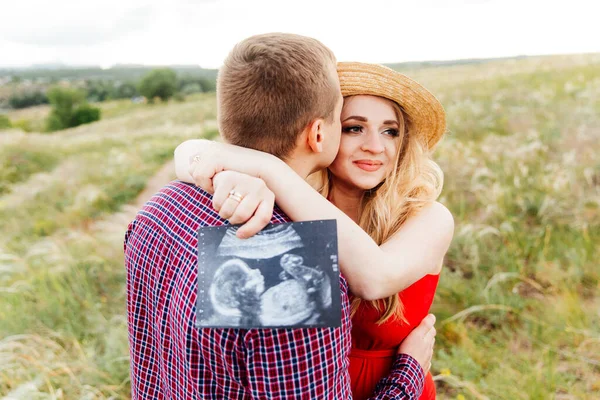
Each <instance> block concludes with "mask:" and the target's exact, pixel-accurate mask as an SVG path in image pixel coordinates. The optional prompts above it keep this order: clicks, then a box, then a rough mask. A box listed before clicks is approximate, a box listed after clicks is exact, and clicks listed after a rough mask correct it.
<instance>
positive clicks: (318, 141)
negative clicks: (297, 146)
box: [306, 118, 325, 153]
mask: <svg viewBox="0 0 600 400" xmlns="http://www.w3.org/2000/svg"><path fill="white" fill-rule="evenodd" d="M324 126H325V121H323V119H321V118H317V119H315V120H314V121H312V122H311V123H310V124H309V125H308V127H307V137H306V140H307V143H308V146H309V147H310V149H311V150H312V151H313V152H315V153H321V152H323V141H324V139H325V132H324V131H323V128H324Z"/></svg>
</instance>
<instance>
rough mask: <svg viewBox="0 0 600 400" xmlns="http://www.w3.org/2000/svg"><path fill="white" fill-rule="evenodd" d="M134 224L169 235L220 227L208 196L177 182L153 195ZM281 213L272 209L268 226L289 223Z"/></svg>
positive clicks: (219, 218) (279, 210)
mask: <svg viewBox="0 0 600 400" xmlns="http://www.w3.org/2000/svg"><path fill="white" fill-rule="evenodd" d="M136 221H144V222H147V223H151V224H152V225H155V226H157V227H158V228H159V229H161V230H164V231H167V232H173V231H178V230H182V229H183V230H191V231H196V230H197V229H198V228H200V227H203V226H221V225H225V224H227V220H225V219H223V218H221V217H220V216H219V213H218V212H217V211H216V210H215V209H214V208H213V206H212V195H211V194H210V193H208V192H206V191H205V190H203V189H201V188H199V187H197V186H196V185H193V184H190V183H186V182H182V181H179V180H176V181H172V182H169V183H168V184H167V185H165V186H163V187H162V188H161V189H160V190H159V191H158V192H156V193H155V194H154V195H153V196H152V197H151V198H150V199H149V200H148V201H147V202H146V203H145V204H144V206H143V207H142V208H141V210H140V211H139V212H138V214H137V216H136ZM289 221H290V220H289V218H288V217H287V216H286V215H285V214H284V213H283V211H282V210H281V209H280V208H279V207H277V206H275V209H274V210H273V218H272V219H271V223H280V222H289Z"/></svg>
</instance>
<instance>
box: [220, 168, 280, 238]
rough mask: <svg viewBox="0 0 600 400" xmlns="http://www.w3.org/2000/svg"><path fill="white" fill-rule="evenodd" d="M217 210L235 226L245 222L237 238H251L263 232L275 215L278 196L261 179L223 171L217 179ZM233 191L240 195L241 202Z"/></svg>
mask: <svg viewBox="0 0 600 400" xmlns="http://www.w3.org/2000/svg"><path fill="white" fill-rule="evenodd" d="M212 183H213V185H214V195H213V208H214V209H215V210H216V211H218V212H219V216H220V217H221V218H223V219H227V220H229V223H231V224H232V225H236V224H242V223H245V224H244V225H243V226H241V227H240V228H239V229H238V230H237V233H236V235H237V237H239V238H241V239H245V238H249V237H250V236H253V235H255V234H256V233H258V232H259V231H261V230H262V229H263V228H264V227H265V226H267V224H268V223H269V221H271V217H272V216H273V206H274V205H275V195H274V194H273V192H272V191H270V190H269V188H268V187H267V185H265V182H264V181H263V180H262V179H260V178H254V177H252V176H250V175H246V174H242V173H239V172H234V171H223V172H219V173H218V174H217V175H216V176H215V177H214V179H213V182H212ZM231 192H233V193H235V194H237V195H240V196H241V197H242V199H241V200H240V201H238V200H237V199H236V197H235V196H230V193H231Z"/></svg>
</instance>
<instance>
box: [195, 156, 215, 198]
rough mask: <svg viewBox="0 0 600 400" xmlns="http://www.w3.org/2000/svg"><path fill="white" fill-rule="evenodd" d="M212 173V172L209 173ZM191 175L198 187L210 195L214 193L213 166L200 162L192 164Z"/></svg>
mask: <svg viewBox="0 0 600 400" xmlns="http://www.w3.org/2000/svg"><path fill="white" fill-rule="evenodd" d="M209 171H212V172H209ZM190 175H191V176H192V179H193V180H194V183H195V184H196V186H198V187H200V188H202V189H204V190H206V191H207V192H208V193H213V192H214V187H213V182H212V178H213V176H214V169H213V168H212V166H211V165H207V164H206V163H200V162H192V164H191V165H190Z"/></svg>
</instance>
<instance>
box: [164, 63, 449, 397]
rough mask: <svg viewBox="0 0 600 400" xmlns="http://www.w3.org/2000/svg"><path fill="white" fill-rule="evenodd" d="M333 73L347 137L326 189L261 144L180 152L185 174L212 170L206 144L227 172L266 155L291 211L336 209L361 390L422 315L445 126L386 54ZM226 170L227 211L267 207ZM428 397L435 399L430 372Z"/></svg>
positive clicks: (445, 233)
mask: <svg viewBox="0 0 600 400" xmlns="http://www.w3.org/2000/svg"><path fill="white" fill-rule="evenodd" d="M338 73H339V78H340V85H341V89H342V95H343V96H344V106H343V109H342V114H341V122H342V137H341V142H340V149H339V152H338V155H337V157H336V159H335V160H334V162H333V163H332V164H331V166H330V167H329V168H328V169H327V170H326V171H320V172H318V173H316V174H314V175H316V176H314V181H315V182H313V186H314V187H315V188H317V190H318V192H319V193H320V194H321V195H322V197H321V196H318V195H316V194H315V191H314V189H312V187H311V186H310V185H308V184H307V183H305V182H304V181H303V180H302V179H300V178H299V177H298V175H296V174H295V173H294V171H293V170H291V169H290V168H289V167H287V166H286V165H285V164H283V163H282V162H279V163H278V162H277V161H273V157H269V156H266V155H265V154H264V153H260V152H257V151H254V150H249V149H241V148H236V147H235V146H230V145H226V144H210V143H207V142H203V141H188V142H185V143H183V144H181V145H180V146H179V147H178V149H177V150H176V156H175V158H176V165H177V171H178V178H180V179H182V180H185V181H188V182H194V181H195V182H200V181H204V182H207V180H210V179H211V178H212V176H206V175H205V174H204V175H203V169H202V163H203V157H209V155H208V154H212V155H211V156H212V157H218V159H219V162H220V163H221V165H222V169H223V170H225V171H228V170H229V171H239V172H249V171H257V169H256V168H255V167H256V166H257V165H260V166H261V168H260V171H261V172H260V173H257V174H256V175H259V176H258V177H259V178H261V179H263V180H264V182H265V183H266V185H267V187H268V188H269V189H270V190H271V191H272V192H273V193H274V196H275V198H276V199H277V204H278V206H279V207H281V208H282V210H283V211H284V212H285V213H286V214H287V215H288V216H289V217H290V218H292V219H293V220H294V221H302V220H314V219H333V218H335V219H336V220H337V223H338V235H339V238H338V242H339V253H340V268H341V270H342V273H343V274H344V276H345V277H346V279H347V281H348V284H349V286H350V289H351V290H352V291H353V292H354V293H362V297H363V299H361V298H359V297H353V298H352V315H353V319H352V321H353V330H352V343H353V349H352V352H351V354H350V376H351V382H352V391H353V394H354V398H355V399H364V398H367V397H368V396H369V395H371V394H372V393H373V391H374V388H375V385H376V383H377V382H378V381H379V379H380V378H382V377H383V376H385V375H386V374H387V373H388V372H389V370H390V368H391V364H392V362H393V359H394V355H395V354H396V350H397V348H398V346H399V345H400V343H401V342H402V340H403V339H404V338H405V337H406V336H407V335H408V333H410V331H411V330H412V329H413V328H414V327H416V326H417V325H418V324H419V322H420V321H421V320H422V319H423V318H424V317H425V316H426V315H427V313H428V311H429V308H430V307H431V304H432V302H433V298H434V295H435V290H436V287H437V283H438V279H439V274H440V271H441V267H442V262H443V257H444V255H445V253H446V251H447V250H448V247H449V245H450V241H451V239H452V235H453V231H454V223H453V219H452V216H451V214H450V213H449V211H448V210H447V209H446V208H445V207H444V206H443V205H441V204H440V203H437V202H436V201H435V200H436V199H437V197H438V196H439V193H440V191H441V187H442V181H443V175H442V172H441V170H440V169H439V167H438V166H437V165H436V164H435V163H434V162H433V161H432V160H431V159H430V150H431V149H432V148H433V146H434V145H435V144H436V143H437V142H438V141H439V140H440V139H441V137H442V135H443V133H444V130H445V116H444V110H443V108H442V106H441V104H440V103H439V102H438V101H437V99H436V98H435V97H434V96H433V95H431V94H430V93H429V92H428V91H427V90H426V89H424V88H423V87H422V86H420V85H419V84H418V83H416V82H414V81H412V80H411V79H409V78H407V77H406V76H404V75H402V74H400V73H398V72H395V71H393V70H391V69H389V68H386V67H383V66H380V65H373V64H362V63H340V64H338ZM207 147H210V148H211V151H210V152H206V151H205V150H206V148H207ZM194 155H199V156H196V157H194ZM205 159H206V158H205ZM188 171H191V175H190V173H189V172H188ZM226 173H227V172H225V173H223V174H226ZM221 175H222V174H218V175H216V177H215V187H216V186H217V181H220V183H219V185H220V193H219V194H217V193H215V197H214V204H215V209H217V210H219V211H220V214H221V216H222V217H224V218H228V219H230V222H232V223H241V222H245V221H246V220H248V219H249V218H250V217H252V215H253V213H254V212H255V211H256V214H258V213H259V212H260V213H263V214H264V211H265V209H267V210H268V211H269V212H270V209H268V205H269V202H268V200H267V201H265V202H260V201H258V202H255V203H244V200H243V197H244V196H246V195H248V196H247V197H248V198H250V197H251V196H249V193H247V191H246V192H244V190H243V188H244V187H245V188H248V187H249V186H248V185H245V184H244V179H245V178H247V179H255V178H250V177H247V176H244V175H243V174H234V175H229V177H228V178H227V179H226V181H227V182H226V183H224V182H223V181H224V179H220V176H221ZM192 176H193V178H192ZM203 187H204V186H203ZM223 193H226V195H223ZM231 193H233V194H231ZM265 196H266V197H268V195H265ZM327 200H329V201H327ZM332 203H333V204H332ZM247 204H252V206H251V210H250V209H248V208H247V207H248V206H247ZM265 204H266V205H267V206H265ZM255 205H256V206H255ZM334 205H335V206H334ZM249 210H250V212H248V211H249ZM265 220H268V218H267V219H265ZM264 224H266V222H263V224H261V227H262V226H264ZM359 227H360V228H362V230H361V229H359ZM247 233H248V232H247ZM250 233H251V232H250ZM366 279H369V280H377V282H378V285H377V287H379V288H380V290H379V291H378V292H375V293H368V294H366V293H364V292H362V291H360V290H359V289H360V284H361V282H364V280H366ZM375 299H383V300H375ZM421 398H425V399H433V398H435V385H434V383H433V380H432V378H431V374H428V375H427V379H426V384H425V389H424V391H423V395H422V397H421Z"/></svg>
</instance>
